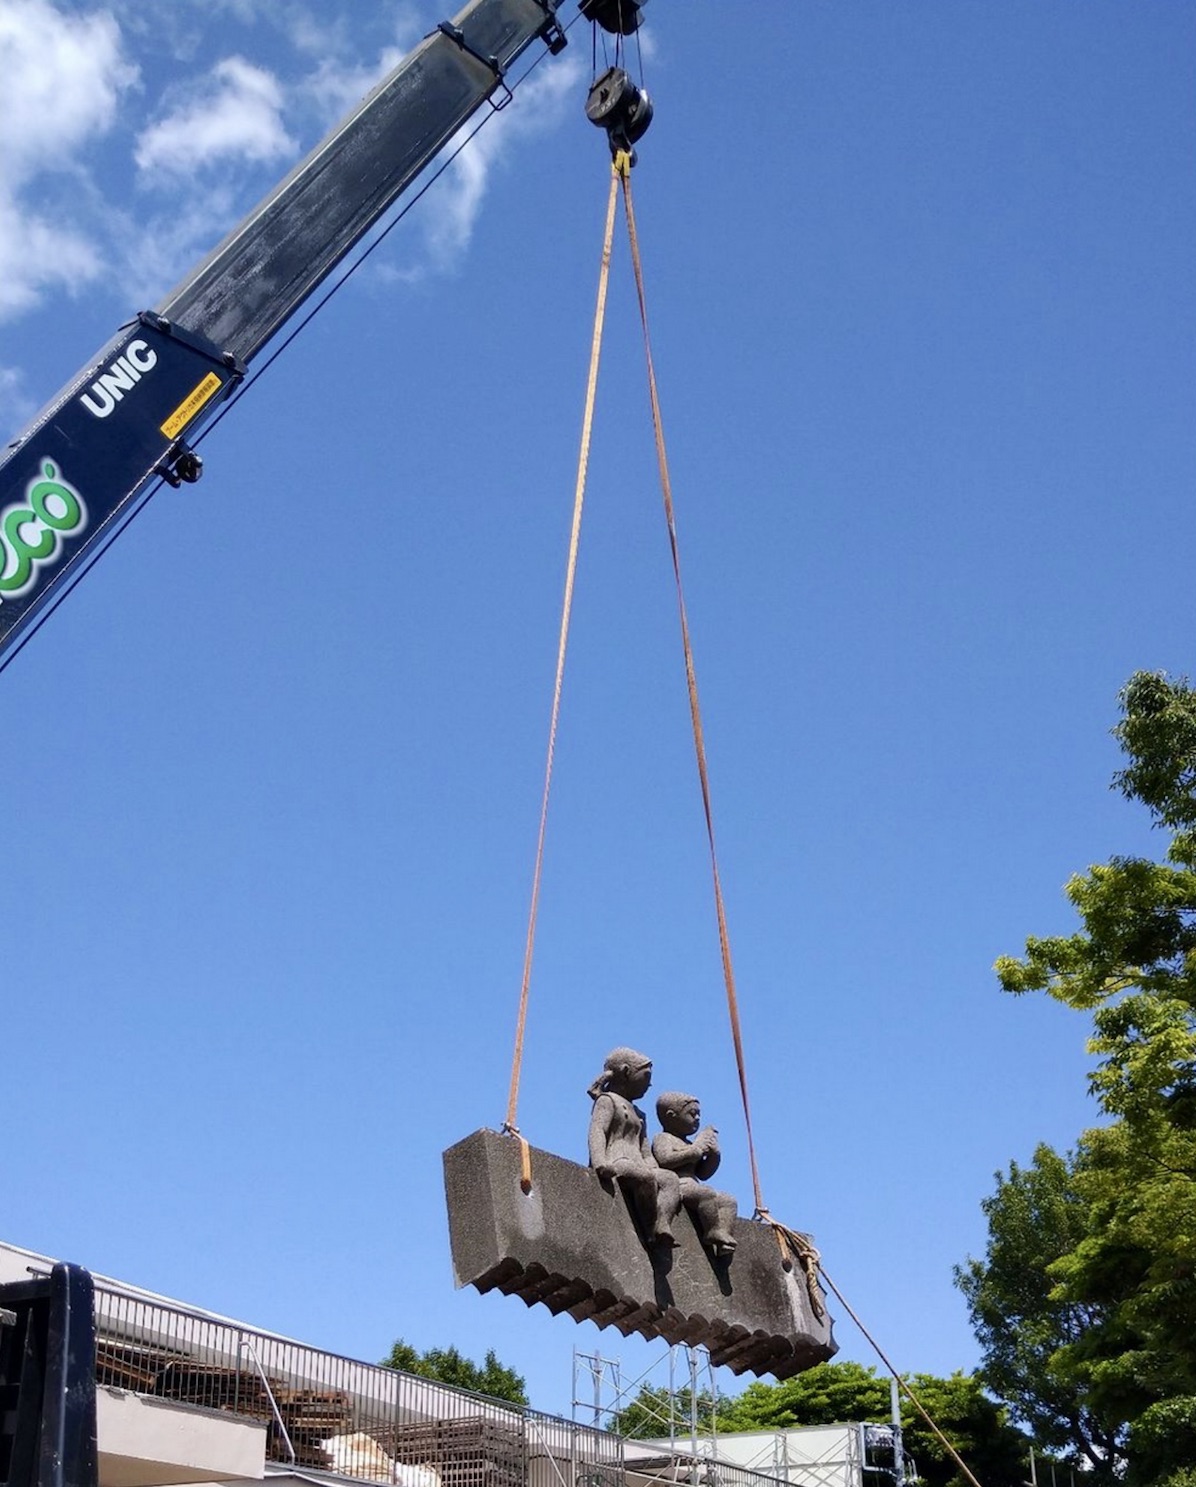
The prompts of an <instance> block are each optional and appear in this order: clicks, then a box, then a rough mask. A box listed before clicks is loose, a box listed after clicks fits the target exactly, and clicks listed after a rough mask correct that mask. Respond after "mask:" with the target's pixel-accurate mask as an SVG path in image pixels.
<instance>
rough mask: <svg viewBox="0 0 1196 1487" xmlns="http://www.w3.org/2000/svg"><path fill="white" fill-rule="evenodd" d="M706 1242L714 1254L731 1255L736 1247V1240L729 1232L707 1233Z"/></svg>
mask: <svg viewBox="0 0 1196 1487" xmlns="http://www.w3.org/2000/svg"><path fill="white" fill-rule="evenodd" d="M706 1243H707V1244H708V1245H709V1246H710V1248H711V1250H712V1251H713V1253H714V1254H716V1255H720V1256H721V1255H733V1254H734V1253H735V1249H736V1241H735V1240H734V1239H732V1238H731V1236H730V1234H708V1235H707V1236H706Z"/></svg>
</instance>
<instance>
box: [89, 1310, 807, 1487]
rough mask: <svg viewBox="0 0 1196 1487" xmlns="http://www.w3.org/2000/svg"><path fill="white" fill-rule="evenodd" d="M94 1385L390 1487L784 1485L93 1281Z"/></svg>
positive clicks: (293, 1460)
mask: <svg viewBox="0 0 1196 1487" xmlns="http://www.w3.org/2000/svg"><path fill="white" fill-rule="evenodd" d="M95 1323H96V1381H97V1383H98V1384H101V1385H110V1386H115V1387H117V1388H121V1389H126V1390H129V1391H131V1392H133V1393H137V1394H145V1395H152V1396H153V1397H155V1398H158V1399H170V1400H174V1401H176V1402H178V1403H180V1404H185V1405H188V1406H191V1407H193V1408H198V1409H203V1410H218V1411H223V1412H225V1413H229V1414H233V1415H236V1416H238V1417H241V1418H243V1419H249V1420H257V1421H260V1422H261V1423H262V1424H263V1425H264V1426H265V1427H266V1460H267V1462H269V1463H272V1464H273V1465H274V1466H275V1467H276V1468H281V1469H285V1468H287V1467H293V1468H295V1469H296V1470H300V1471H303V1472H304V1473H308V1472H313V1471H314V1472H327V1473H331V1474H333V1475H336V1476H339V1477H348V1478H353V1479H356V1480H358V1481H363V1482H372V1483H378V1484H383V1483H386V1484H393V1487H654V1484H659V1487H666V1484H668V1487H671V1484H682V1483H688V1484H692V1487H782V1484H778V1483H776V1481H775V1479H774V1478H772V1477H769V1476H767V1475H764V1474H762V1473H760V1472H756V1471H752V1470H750V1469H747V1468H745V1467H740V1466H733V1465H730V1464H728V1463H725V1462H721V1461H711V1460H708V1459H699V1458H695V1457H692V1456H687V1455H686V1454H685V1453H684V1452H669V1453H667V1454H659V1453H656V1452H652V1451H650V1450H647V1449H645V1448H644V1447H643V1446H639V1445H638V1444H637V1443H635V1442H630V1441H629V1442H624V1441H623V1439H622V1438H621V1437H619V1436H617V1435H614V1434H612V1433H611V1432H609V1431H605V1430H600V1429H598V1428H596V1427H594V1426H586V1425H582V1424H579V1423H578V1422H576V1421H570V1420H564V1419H560V1418H558V1417H557V1416H555V1415H547V1414H543V1413H541V1412H540V1411H538V1410H533V1409H530V1408H527V1407H524V1406H519V1405H511V1404H505V1403H504V1402H503V1401H501V1400H495V1399H488V1398H486V1397H484V1396H482V1395H478V1394H470V1393H469V1392H467V1391H466V1390H463V1389H457V1388H454V1387H452V1386H451V1385H448V1384H441V1383H437V1382H435V1381H433V1380H431V1379H424V1378H419V1377H417V1376H416V1375H414V1374H409V1373H401V1372H400V1371H398V1370H397V1369H392V1368H384V1367H382V1366H381V1365H379V1364H373V1363H360V1362H355V1361H354V1360H353V1359H351V1358H344V1357H340V1356H339V1355H337V1354H335V1353H327V1352H323V1351H321V1350H319V1349H317V1348H310V1347H306V1346H305V1345H304V1344H302V1343H297V1342H292V1341H290V1340H289V1339H287V1338H283V1337H277V1336H274V1335H272V1334H270V1333H268V1332H258V1331H254V1330H252V1329H250V1328H246V1327H242V1326H239V1325H238V1324H237V1323H235V1322H230V1321H226V1320H224V1319H222V1318H219V1317H213V1316H210V1315H205V1314H204V1313H202V1312H194V1311H188V1310H185V1309H183V1308H180V1307H175V1306H171V1305H169V1304H168V1303H166V1302H162V1301H158V1300H156V1299H151V1298H147V1297H145V1296H139V1295H136V1294H133V1293H129V1292H125V1291H120V1290H115V1289H110V1288H107V1287H105V1286H102V1285H97V1286H96V1292H95Z"/></svg>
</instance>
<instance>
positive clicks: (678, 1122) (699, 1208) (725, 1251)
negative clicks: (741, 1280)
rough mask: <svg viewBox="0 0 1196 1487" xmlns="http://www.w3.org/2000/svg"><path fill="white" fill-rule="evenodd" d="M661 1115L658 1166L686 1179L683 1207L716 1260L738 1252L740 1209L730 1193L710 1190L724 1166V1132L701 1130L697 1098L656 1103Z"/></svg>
mask: <svg viewBox="0 0 1196 1487" xmlns="http://www.w3.org/2000/svg"><path fill="white" fill-rule="evenodd" d="M656 1114H657V1118H658V1119H659V1121H660V1123H661V1125H662V1126H663V1127H664V1130H663V1131H661V1133H660V1134H659V1135H658V1136H657V1137H656V1138H655V1139H654V1140H653V1142H652V1155H653V1156H654V1157H655V1158H656V1162H657V1165H658V1166H660V1167H663V1168H666V1169H667V1170H668V1171H670V1172H675V1173H676V1174H677V1176H678V1178H679V1179H680V1185H681V1202H682V1203H683V1204H684V1205H685V1207H686V1209H687V1210H688V1211H689V1213H690V1214H692V1215H693V1218H694V1222H695V1223H696V1225H697V1229H698V1233H699V1235H700V1236H701V1238H702V1241H703V1243H704V1244H706V1245H707V1246H708V1247H709V1248H710V1250H711V1252H712V1253H713V1254H715V1255H722V1256H726V1255H730V1254H732V1253H733V1252H734V1250H735V1235H734V1232H733V1225H734V1223H735V1216H736V1214H737V1213H738V1204H737V1203H736V1202H735V1199H734V1198H732V1197H731V1195H730V1193H720V1192H719V1191H718V1190H717V1189H716V1188H711V1187H707V1186H706V1178H708V1177H713V1176H714V1174H715V1173H716V1172H717V1171H718V1164H719V1162H720V1161H721V1160H722V1153H721V1152H720V1151H719V1145H718V1132H717V1131H716V1130H715V1129H714V1127H713V1126H702V1128H701V1129H700V1130H699V1129H698V1128H699V1126H701V1122H702V1108H701V1106H700V1104H699V1103H698V1101H697V1099H696V1098H695V1097H694V1096H693V1095H684V1094H680V1093H679V1092H678V1091H676V1090H669V1091H667V1092H666V1093H665V1094H663V1095H661V1096H660V1097H659V1099H658V1100H657V1101H656Z"/></svg>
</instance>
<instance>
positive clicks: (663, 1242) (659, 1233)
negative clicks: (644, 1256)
mask: <svg viewBox="0 0 1196 1487" xmlns="http://www.w3.org/2000/svg"><path fill="white" fill-rule="evenodd" d="M652 1243H653V1245H654V1246H655V1245H659V1246H660V1248H661V1249H676V1247H677V1240H676V1237H675V1236H674V1234H673V1231H672V1230H671V1229H654V1230H653V1231H652Z"/></svg>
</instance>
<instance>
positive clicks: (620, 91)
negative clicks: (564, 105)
mask: <svg viewBox="0 0 1196 1487" xmlns="http://www.w3.org/2000/svg"><path fill="white" fill-rule="evenodd" d="M586 118H587V119H589V121H590V123H591V124H596V125H597V126H598V127H599V128H600V129H605V130H606V135H607V138H608V139H609V140H610V149H611V154H612V155H617V154H618V153H619V152H620V151H621V150H622V151H626V152H627V153H628V154H632V155H633V151H632V148H631V147H632V146H633V145H634V144H635V142H636V141H637V140H639V139H642V138H643V137H644V135H645V134H646V133H647V131H648V125H649V124H651V122H652V100H651V99H650V98H649V97H648V94H647V93H646V92H645V90H644V89H643V88H641V87H638V86H637V85H636V84H635V83H634V82H632V80H631V78H630V76H629V75H628V74H627V73H626V72H624V71H623V69H622V68H621V67H608V68H607V70H606V71H605V72H604V73H603V74H602V76H601V77H600V78H597V79H596V80H595V81H594V83H593V84H592V85H591V87H590V92H589V96H588V97H587V98H586ZM633 158H634V156H633Z"/></svg>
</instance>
